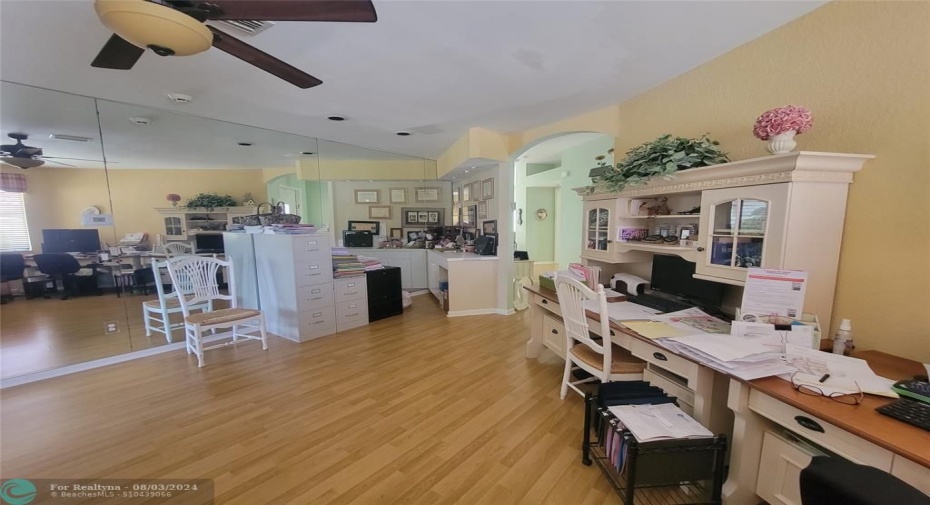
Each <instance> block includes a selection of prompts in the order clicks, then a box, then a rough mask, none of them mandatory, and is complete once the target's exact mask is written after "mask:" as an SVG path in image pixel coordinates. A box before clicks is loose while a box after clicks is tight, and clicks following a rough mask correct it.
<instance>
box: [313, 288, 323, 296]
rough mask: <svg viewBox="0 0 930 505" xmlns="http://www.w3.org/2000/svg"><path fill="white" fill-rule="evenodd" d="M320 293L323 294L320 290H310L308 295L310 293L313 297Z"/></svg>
mask: <svg viewBox="0 0 930 505" xmlns="http://www.w3.org/2000/svg"><path fill="white" fill-rule="evenodd" d="M322 292H323V290H322V289H311V290H310V293H312V294H314V295H315V294H317V293H322Z"/></svg>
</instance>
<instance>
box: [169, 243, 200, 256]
mask: <svg viewBox="0 0 930 505" xmlns="http://www.w3.org/2000/svg"><path fill="white" fill-rule="evenodd" d="M162 249H163V250H164V251H165V254H167V255H168V257H169V258H171V257H174V256H183V255H186V254H194V246H193V245H192V244H188V243H187V242H168V243H167V244H165V245H163V246H162Z"/></svg>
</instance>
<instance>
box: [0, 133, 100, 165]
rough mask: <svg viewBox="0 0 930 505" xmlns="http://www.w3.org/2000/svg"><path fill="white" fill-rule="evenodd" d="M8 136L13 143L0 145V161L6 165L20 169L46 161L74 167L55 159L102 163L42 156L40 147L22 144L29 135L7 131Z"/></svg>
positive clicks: (42, 163)
mask: <svg viewBox="0 0 930 505" xmlns="http://www.w3.org/2000/svg"><path fill="white" fill-rule="evenodd" d="M7 136H8V137H10V138H11V139H13V140H15V141H16V143H15V144H4V145H2V146H0V161H2V162H3V163H6V164H7V165H12V166H14V167H19V168H22V169H26V168H35V167H41V166H42V165H44V164H45V163H46V162H49V163H56V164H58V165H64V166H66V167H74V166H75V165H70V164H68V163H62V162H60V161H57V160H69V161H93V162H95V163H102V161H100V160H86V159H83V158H60V157H58V156H43V155H42V148H41V147H32V146H27V145H26V144H23V141H24V140H27V139H29V135H26V134H25V133H9V134H7Z"/></svg>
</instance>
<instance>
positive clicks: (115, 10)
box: [94, 0, 213, 56]
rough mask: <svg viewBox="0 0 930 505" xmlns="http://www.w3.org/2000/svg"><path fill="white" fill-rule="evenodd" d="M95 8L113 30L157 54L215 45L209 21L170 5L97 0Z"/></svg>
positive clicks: (194, 50) (184, 53)
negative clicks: (205, 22) (194, 16)
mask: <svg viewBox="0 0 930 505" xmlns="http://www.w3.org/2000/svg"><path fill="white" fill-rule="evenodd" d="M94 9H95V10H96V11H97V17H99V18H100V21H101V22H102V23H103V24H104V26H106V27H107V28H109V29H110V30H111V31H113V33H116V34H117V35H119V36H120V37H122V38H123V39H125V40H126V41H127V42H129V43H131V44H133V45H135V46H137V47H141V48H143V49H152V50H153V51H155V52H156V54H161V55H163V56H165V55H168V54H173V55H175V56H189V55H192V54H197V53H201V52H203V51H206V50H207V49H209V48H210V46H212V45H213V32H211V31H210V29H209V28H207V26H206V25H204V24H203V23H201V22H200V21H197V20H196V19H194V18H193V17H191V16H188V15H187V14H184V13H183V12H180V11H177V10H174V9H172V8H171V7H166V6H164V5H159V4H156V3H152V2H147V1H145V0H95V1H94ZM156 48H157V49H158V50H156Z"/></svg>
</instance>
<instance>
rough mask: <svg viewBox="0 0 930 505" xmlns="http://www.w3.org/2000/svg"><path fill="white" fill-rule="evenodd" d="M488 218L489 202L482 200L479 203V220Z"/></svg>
mask: <svg viewBox="0 0 930 505" xmlns="http://www.w3.org/2000/svg"><path fill="white" fill-rule="evenodd" d="M487 218H488V202H487V201H485V200H482V201H480V202H478V219H487Z"/></svg>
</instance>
